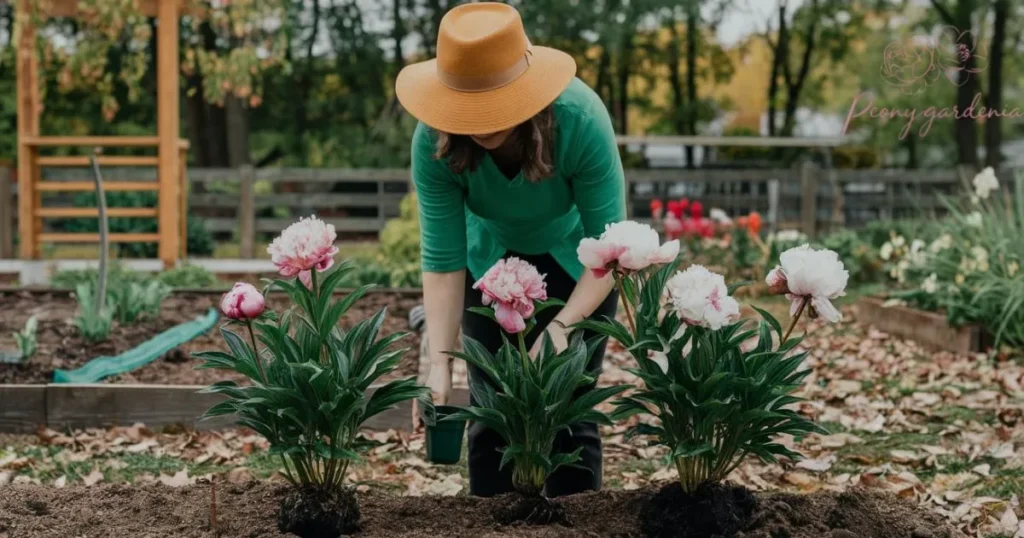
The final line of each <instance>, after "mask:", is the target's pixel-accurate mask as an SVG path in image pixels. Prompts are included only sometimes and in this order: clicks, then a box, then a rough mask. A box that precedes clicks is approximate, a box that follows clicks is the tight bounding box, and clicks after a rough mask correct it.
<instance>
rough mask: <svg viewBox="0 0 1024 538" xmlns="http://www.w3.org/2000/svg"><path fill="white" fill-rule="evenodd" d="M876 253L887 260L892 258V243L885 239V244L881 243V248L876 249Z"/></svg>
mask: <svg viewBox="0 0 1024 538" xmlns="http://www.w3.org/2000/svg"><path fill="white" fill-rule="evenodd" d="M878 255H879V256H881V257H882V259H883V260H885V261H889V258H892V243H890V242H888V241H886V242H885V244H884V245H882V248H881V250H879V251H878Z"/></svg>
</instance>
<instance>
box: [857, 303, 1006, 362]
mask: <svg viewBox="0 0 1024 538" xmlns="http://www.w3.org/2000/svg"><path fill="white" fill-rule="evenodd" d="M857 318H858V319H860V320H861V321H863V322H865V323H869V324H871V325H873V326H875V327H876V328H877V329H879V330H881V331H885V332H887V333H889V334H893V335H895V336H899V337H902V338H907V339H910V340H914V341H916V342H918V343H919V344H921V345H923V346H926V347H929V348H932V349H935V350H939V351H949V352H952V353H961V354H965V353H975V352H981V351H984V350H985V349H987V348H988V347H990V346H991V345H992V337H991V335H990V334H988V333H987V332H986V331H985V330H984V329H983V328H982V327H981V326H979V325H964V326H961V327H952V326H950V324H949V322H948V321H947V320H946V316H944V315H943V314H940V313H938V312H928V311H925V310H919V309H917V308H913V307H910V306H903V305H892V306H886V305H885V302H884V301H883V300H882V299H879V298H877V297H862V298H861V299H859V300H858V301H857Z"/></svg>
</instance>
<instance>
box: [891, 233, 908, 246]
mask: <svg viewBox="0 0 1024 538" xmlns="http://www.w3.org/2000/svg"><path fill="white" fill-rule="evenodd" d="M906 244H907V240H906V239H905V238H904V237H903V236H902V235H893V236H892V246H893V247H894V248H901V247H903V245H906Z"/></svg>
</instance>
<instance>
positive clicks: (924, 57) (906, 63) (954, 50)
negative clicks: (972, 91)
mask: <svg viewBox="0 0 1024 538" xmlns="http://www.w3.org/2000/svg"><path fill="white" fill-rule="evenodd" d="M977 47H978V38H977V36H976V35H974V33H972V32H971V31H969V30H965V31H960V30H959V29H958V28H955V27H953V26H944V27H942V28H941V29H940V30H939V33H938V35H937V37H935V38H929V39H926V40H922V39H920V38H919V37H909V38H906V39H902V40H897V41H893V42H892V43H889V45H888V46H886V47H885V50H884V51H883V52H882V78H884V79H885V80H886V81H887V82H889V83H890V84H892V85H893V86H896V87H898V88H899V89H900V90H901V91H903V92H904V93H908V94H915V93H920V92H922V91H924V89H925V88H926V87H928V86H929V85H930V84H931V83H932V82H934V81H936V80H938V78H939V77H940V76H945V77H946V79H948V80H949V81H950V82H951V83H953V84H954V85H956V86H962V85H964V84H965V83H966V82H967V81H968V80H969V78H970V76H971V75H972V74H976V73H981V72H982V71H984V70H985V68H986V67H987V65H988V62H987V60H986V58H985V57H984V56H980V55H978V54H977Z"/></svg>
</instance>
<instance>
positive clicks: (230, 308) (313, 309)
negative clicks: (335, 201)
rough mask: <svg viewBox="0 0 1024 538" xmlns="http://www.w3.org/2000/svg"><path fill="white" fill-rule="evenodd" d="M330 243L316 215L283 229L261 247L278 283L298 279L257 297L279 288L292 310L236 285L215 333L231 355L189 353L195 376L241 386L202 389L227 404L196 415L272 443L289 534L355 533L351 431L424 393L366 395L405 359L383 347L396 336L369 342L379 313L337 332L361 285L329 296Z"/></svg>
mask: <svg viewBox="0 0 1024 538" xmlns="http://www.w3.org/2000/svg"><path fill="white" fill-rule="evenodd" d="M334 238H335V232H334V228H333V226H330V225H327V224H324V223H323V222H322V221H320V220H319V219H316V218H310V219H303V220H301V221H299V222H298V223H295V224H293V225H292V226H290V227H289V228H288V229H286V230H285V231H284V232H283V233H282V234H281V236H280V237H278V238H277V239H276V240H274V242H273V243H272V244H271V246H270V248H269V249H268V250H269V251H270V253H271V256H272V259H273V261H274V263H275V264H276V265H277V267H278V271H279V272H280V274H281V275H282V276H285V277H297V278H289V279H277V280H274V281H272V282H270V283H269V285H268V286H267V288H266V290H267V291H269V290H271V289H275V288H276V289H280V290H283V291H284V292H285V293H287V295H288V297H289V298H290V300H291V302H292V305H293V306H292V307H291V308H290V309H289V310H288V311H286V312H284V313H283V314H281V315H280V316H278V315H276V314H275V313H273V312H271V311H268V310H266V303H267V301H266V298H265V294H266V291H264V292H262V293H261V292H260V291H259V290H257V289H256V288H255V287H254V286H252V285H250V284H245V283H238V284H235V286H234V287H233V288H232V289H231V290H230V291H229V292H228V293H227V294H225V295H224V297H223V299H222V301H221V305H220V306H221V311H222V312H223V313H224V315H225V316H226V317H227V318H228V319H229V320H230V322H229V324H228V326H226V327H224V328H222V330H221V334H222V335H223V337H224V340H225V341H226V342H227V344H228V347H229V348H230V350H231V351H230V352H220V351H208V352H204V353H200V354H198V356H199V358H201V359H203V360H204V361H205V362H204V364H203V365H202V366H201V368H219V369H225V370H231V371H234V372H237V373H240V374H242V375H244V376H245V377H247V378H248V380H249V384H246V385H239V384H237V383H235V382H234V381H221V382H219V383H216V384H214V385H212V386H210V387H208V388H207V389H205V391H206V392H210V393H215V394H221V395H223V396H225V397H226V399H225V400H224V401H223V402H221V403H219V404H217V405H215V406H214V407H212V408H211V409H210V410H209V411H208V412H207V413H206V415H205V416H206V417H215V416H220V415H229V414H230V415H235V416H236V417H237V423H238V425H239V426H244V427H248V428H251V429H253V430H255V431H256V432H258V433H259V434H261V435H263V436H264V437H266V438H267V440H268V441H270V454H271V455H273V456H276V457H278V458H280V460H281V465H282V467H283V469H284V475H285V478H286V479H287V480H288V482H289V483H290V484H291V485H292V487H293V491H292V492H291V493H290V494H289V495H288V496H286V497H285V498H284V500H283V501H282V506H281V512H280V514H279V517H278V526H279V527H280V529H281V530H282V531H283V532H292V533H295V534H298V535H299V536H318V537H320V536H340V535H341V534H343V533H346V534H347V533H349V532H353V531H355V530H357V529H358V522H359V505H358V501H357V500H356V498H355V495H354V493H353V491H352V490H351V489H350V488H346V487H345V485H344V482H345V477H346V475H347V474H348V467H349V464H350V463H351V462H352V461H353V460H355V459H357V458H358V453H359V450H360V449H361V448H363V447H365V446H367V445H368V442H367V441H366V440H365V439H361V438H360V437H359V436H358V434H359V429H360V426H361V425H362V424H363V423H365V422H366V420H368V419H369V418H371V417H373V416H375V415H377V414H379V413H381V412H383V411H386V410H388V409H391V408H393V407H394V406H396V405H397V404H398V403H400V402H402V401H404V400H410V399H413V398H416V397H418V396H421V395H423V394H425V393H426V389H424V388H422V387H419V386H417V385H416V382H415V379H414V378H408V379H397V380H394V381H391V382H389V383H386V384H384V385H382V386H379V387H376V388H375V389H372V388H371V387H372V386H373V385H374V384H375V383H376V382H377V381H378V380H380V379H381V378H382V377H384V376H386V375H387V374H389V373H391V372H393V371H394V370H395V368H396V367H397V366H398V363H399V361H400V360H401V356H402V354H403V352H404V351H405V350H403V349H397V350H396V349H392V345H393V344H394V343H395V342H397V341H398V340H399V339H401V338H402V337H403V336H404V335H403V334H394V335H391V336H387V337H384V338H379V339H378V333H379V331H380V327H381V324H382V323H383V321H384V316H385V315H386V312H385V311H384V310H381V311H380V312H378V313H377V314H376V315H375V316H373V317H372V318H369V319H365V320H363V321H361V322H359V323H357V324H356V325H355V326H354V327H352V328H351V329H350V330H343V329H342V328H341V327H339V325H338V321H339V320H340V319H341V317H342V316H343V315H344V314H345V312H346V311H347V310H348V309H349V308H350V307H351V306H352V305H353V304H355V302H356V301H358V300H359V299H360V298H361V297H362V296H363V295H364V294H365V293H366V292H367V291H368V289H369V286H364V287H362V288H359V289H357V290H355V291H353V292H352V293H350V294H348V295H347V296H345V297H343V298H337V299H336V298H335V295H334V291H335V289H336V288H337V287H338V284H339V282H341V280H342V279H343V278H344V277H345V274H346V273H347V272H348V271H349V270H350V267H349V266H348V265H347V264H341V265H339V266H337V267H335V266H334V256H335V255H336V253H337V248H336V247H334V244H333V243H334ZM332 268H333V270H332ZM307 283H308V284H307ZM232 329H235V330H232ZM236 331H237V332H236Z"/></svg>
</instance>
